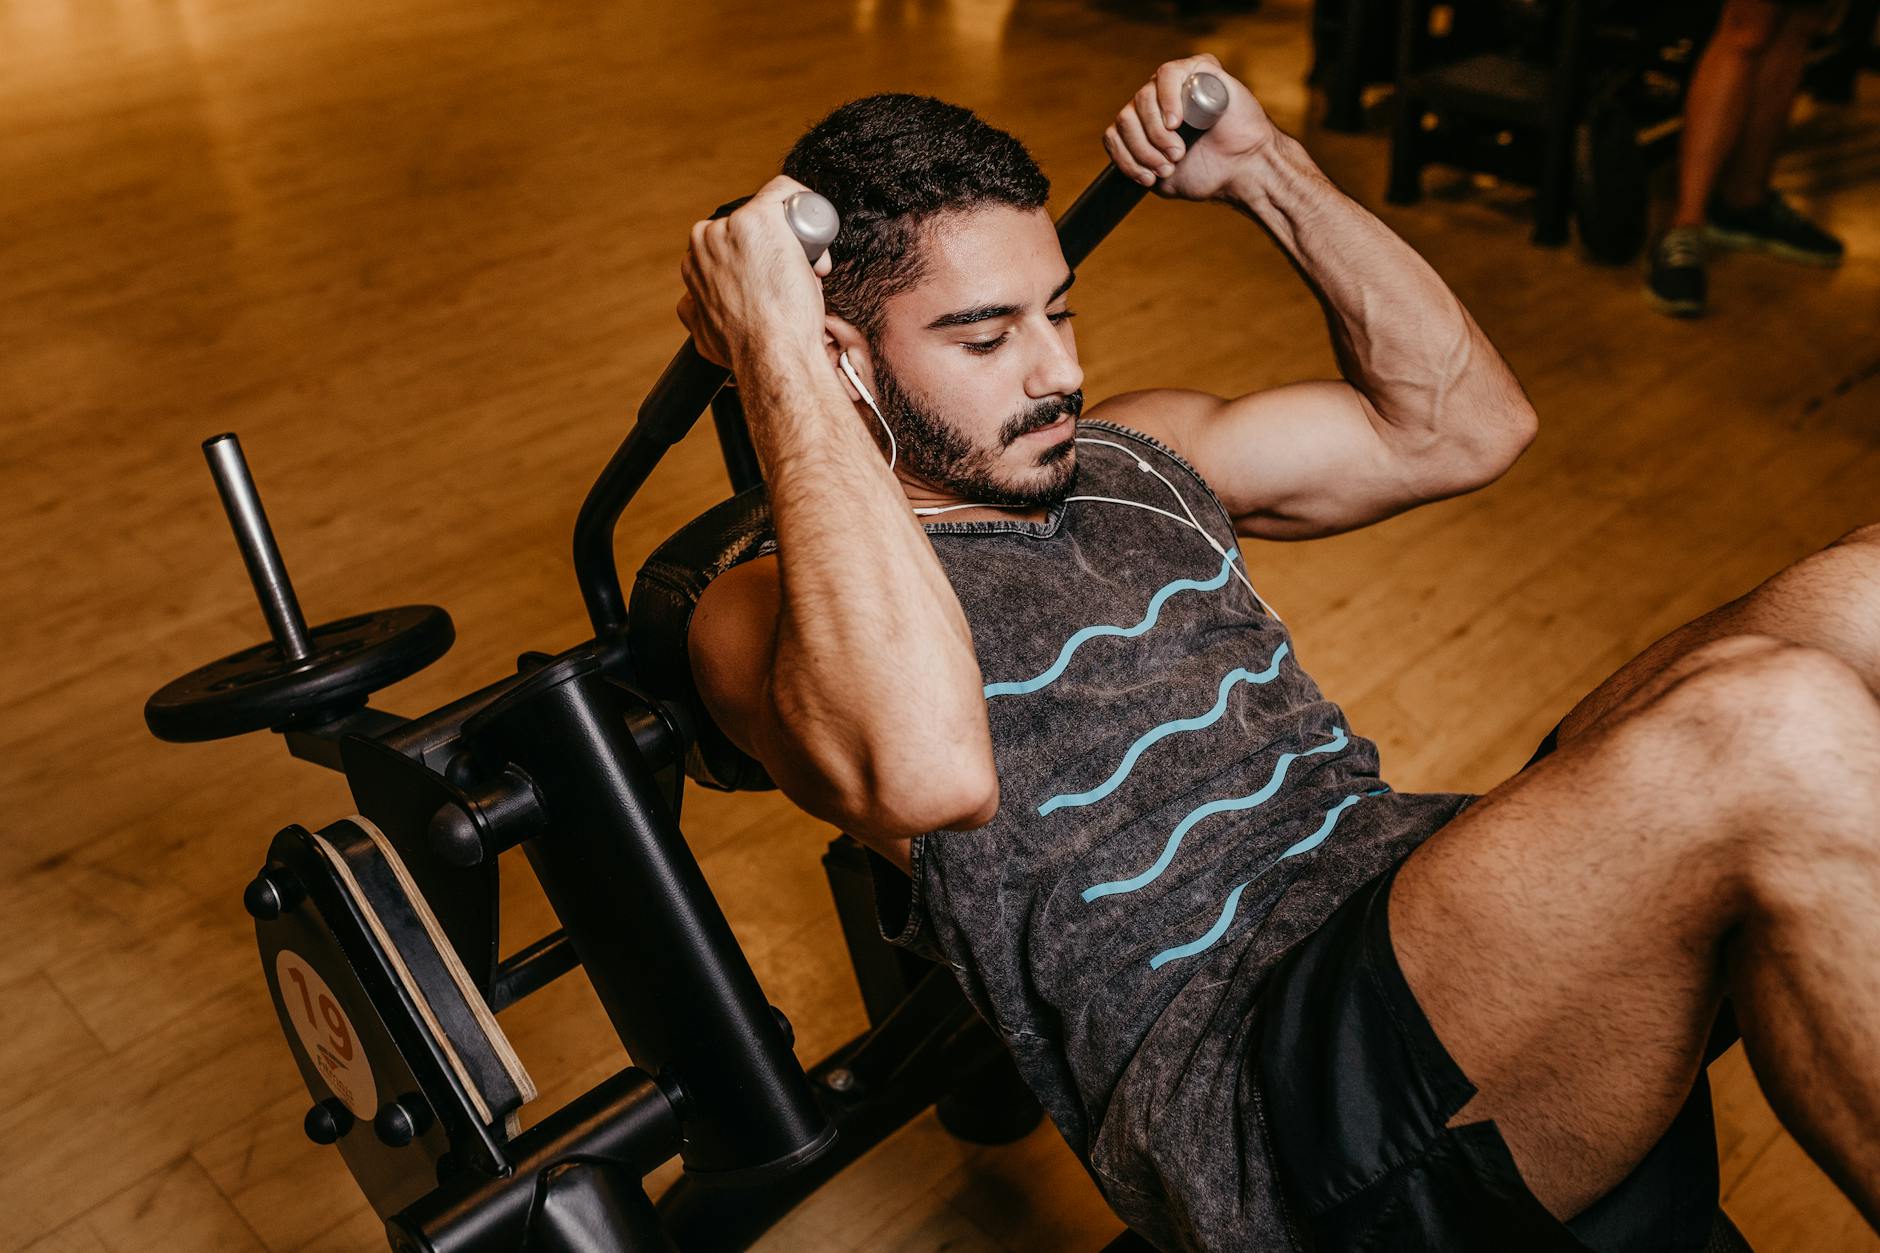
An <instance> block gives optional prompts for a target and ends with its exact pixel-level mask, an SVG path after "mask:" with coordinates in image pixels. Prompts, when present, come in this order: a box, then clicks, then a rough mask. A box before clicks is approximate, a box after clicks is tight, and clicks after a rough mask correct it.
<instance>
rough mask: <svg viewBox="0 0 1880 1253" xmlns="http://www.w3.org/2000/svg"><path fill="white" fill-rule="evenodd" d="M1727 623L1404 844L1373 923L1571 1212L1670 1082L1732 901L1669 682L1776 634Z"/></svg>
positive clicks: (1685, 1088) (1526, 1168)
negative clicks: (1381, 916)
mask: <svg viewBox="0 0 1880 1253" xmlns="http://www.w3.org/2000/svg"><path fill="white" fill-rule="evenodd" d="M1781 647H1782V646H1781V645H1780V644H1779V643H1777V642H1776V641H1772V640H1727V641H1720V642H1715V643H1713V644H1711V645H1710V646H1708V647H1707V648H1705V649H1702V650H1699V652H1698V653H1697V654H1695V655H1694V656H1693V657H1690V658H1686V659H1683V660H1682V661H1680V662H1678V663H1675V664H1673V665H1671V666H1668V667H1665V668H1663V669H1662V670H1661V672H1660V673H1658V674H1656V675H1654V676H1653V678H1652V680H1651V681H1650V682H1649V683H1647V684H1644V685H1642V686H1640V687H1638V688H1636V689H1634V690H1632V691H1631V692H1629V693H1628V695H1627V697H1626V699H1625V700H1623V701H1622V702H1618V703H1616V704H1615V705H1614V706H1613V707H1612V708H1610V709H1609V710H1608V712H1607V716H1605V717H1603V718H1601V719H1600V720H1599V721H1597V722H1595V723H1592V724H1591V725H1590V726H1588V727H1587V728H1586V729H1585V730H1583V731H1582V732H1581V733H1580V734H1579V735H1578V736H1574V737H1570V738H1569V737H1566V736H1563V737H1562V740H1561V744H1560V747H1559V749H1558V750H1557V751H1556V752H1555V753H1554V754H1553V755H1552V756H1550V757H1548V758H1546V759H1544V760H1543V761H1541V762H1539V763H1537V764H1536V765H1534V766H1533V767H1532V768H1530V769H1528V770H1526V771H1524V772H1522V773H1521V774H1519V775H1517V776H1515V777H1514V778H1513V779H1510V780H1509V781H1508V782H1506V783H1504V784H1503V785H1501V786H1500V787H1498V788H1496V789H1495V790H1494V791H1492V792H1490V793H1488V794H1487V795H1486V796H1484V797H1483V798H1482V799H1481V800H1479V801H1477V802H1476V803H1475V804H1473V805H1472V806H1470V807H1469V808H1468V809H1467V810H1465V811H1464V812H1463V813H1462V814H1461V815H1460V816H1458V817H1457V818H1456V820H1455V821H1453V822H1451V823H1450V824H1449V825H1448V826H1446V827H1444V828H1443V829H1442V830H1441V831H1439V832H1438V833H1437V834H1436V835H1434V836H1432V837H1431V838H1430V839H1429V840H1428V841H1426V842H1425V843H1424V844H1423V845H1421V846H1420V847H1419V848H1418V849H1417V850H1416V851H1415V852H1414V853H1412V854H1411V855H1410V857H1409V858H1408V859H1407V860H1406V861H1405V863H1404V866H1403V868H1402V869H1401V870H1400V871H1399V872H1398V875H1397V877H1396V880H1395V882H1394V884H1393V886H1392V890H1391V896H1390V904H1389V920H1390V928H1391V937H1392V941H1393V947H1394V948H1395V950H1396V953H1397V958H1398V962H1399V964H1400V965H1401V966H1402V967H1403V971H1404V976H1405V978H1406V980H1407V981H1408V982H1409V985H1410V988H1411V990H1412V992H1413V993H1414V994H1415V995H1416V998H1417V1002H1418V1004H1419V1005H1420V1006H1421V1007H1422V1008H1423V1011H1424V1013H1425V1015H1426V1016H1427V1017H1428V1018H1429V1020H1430V1024H1431V1026H1432V1027H1433V1028H1434V1029H1435V1031H1436V1034H1437V1037H1438V1038H1439V1039H1440V1040H1442V1042H1443V1044H1444V1047H1445V1048H1446V1049H1447V1050H1448V1051H1449V1052H1450V1054H1451V1056H1452V1057H1454V1059H1455V1060H1456V1062H1457V1064H1458V1065H1459V1066H1460V1067H1461V1068H1462V1071H1463V1073H1464V1074H1465V1075H1467V1076H1468V1078H1469V1080H1470V1081H1471V1082H1472V1083H1473V1084H1474V1085H1475V1086H1476V1088H1477V1089H1478V1092H1477V1095H1476V1096H1475V1097H1474V1098H1473V1099H1471V1101H1470V1102H1469V1103H1468V1105H1466V1106H1465V1107H1464V1108H1463V1109H1462V1110H1461V1111H1460V1112H1459V1113H1458V1114H1457V1115H1456V1116H1455V1117H1454V1118H1453V1119H1452V1120H1451V1125H1461V1124H1464V1123H1469V1122H1474V1121H1477V1120H1480V1119H1483V1118H1493V1119H1494V1120H1495V1121H1496V1123H1497V1125H1498V1127H1499V1129H1500V1130H1501V1133H1502V1135H1503V1137H1504V1139H1506V1141H1507V1142H1508V1146H1509V1150H1510V1152H1511V1153H1512V1154H1513V1156H1514V1158H1515V1161H1516V1164H1517V1165H1518V1166H1519V1167H1520V1168H1521V1172H1522V1175H1523V1177H1524V1179H1526V1181H1527V1183H1528V1186H1529V1187H1530V1188H1531V1189H1532V1190H1533V1192H1534V1193H1535V1195H1536V1196H1537V1197H1538V1198H1539V1199H1540V1200H1541V1201H1542V1203H1543V1204H1545V1205H1547V1206H1548V1208H1549V1209H1550V1210H1552V1211H1553V1212H1554V1213H1555V1215H1556V1216H1557V1217H1562V1218H1566V1217H1570V1216H1572V1215H1573V1214H1576V1213H1578V1212H1579V1211H1580V1210H1581V1209H1583V1208H1585V1206H1586V1205H1587V1204H1589V1203H1590V1202H1591V1201H1593V1200H1595V1199H1597V1198H1598V1197H1599V1196H1601V1195H1603V1194H1604V1193H1605V1192H1606V1191H1608V1190H1610V1189H1611V1188H1612V1187H1613V1186H1614V1185H1616V1184H1617V1183H1618V1182H1619V1180H1620V1179H1622V1178H1624V1176H1625V1175H1626V1174H1627V1173H1628V1172H1629V1171H1630V1170H1631V1168H1632V1167H1633V1166H1634V1165H1635V1164H1636V1163H1637V1162H1638V1161H1639V1160H1640V1159H1641V1158H1642V1157H1643V1156H1644V1155H1645V1153H1646V1151H1647V1150H1648V1149H1649V1148H1650V1147H1651V1146H1652V1144H1654V1143H1655V1142H1656V1141H1657V1139H1658V1138H1659V1137H1660V1136H1661V1135H1662V1134H1663V1132H1664V1130H1665V1128H1666V1127H1667V1126H1668V1125H1669V1124H1670V1122H1671V1120H1672V1118H1673V1116H1674V1115H1675V1114H1676V1113H1677V1111H1678V1109H1679V1108H1680V1107H1681V1106H1682V1105H1683V1103H1684V1101H1685V1099H1686V1097H1687V1096H1688V1095H1689V1092H1690V1088H1691V1084H1692V1083H1693V1081H1694V1080H1695V1078H1696V1076H1697V1073H1698V1069H1699V1067H1700V1066H1701V1065H1702V1061H1703V1050H1704V1046H1705V1044H1706V1042H1707V1041H1708V1039H1709V1036H1710V1032H1711V1027H1712V1024H1713V1023H1714V1021H1715V1019H1716V1015H1717V1009H1718V1006H1719V1004H1720V1002H1721V999H1722V995H1723V990H1724V989H1723V975H1722V964H1721V962H1720V960H1719V952H1720V946H1721V944H1722V940H1723V937H1724V934H1725V933H1726V931H1727V930H1728V928H1729V927H1730V926H1731V925H1732V924H1733V922H1734V921H1735V920H1736V919H1738V918H1740V917H1741V915H1742V911H1743V909H1744V907H1745V902H1744V900H1743V891H1744V889H1743V885H1742V884H1741V883H1740V882H1739V881H1738V880H1736V879H1733V878H1732V877H1731V876H1730V874H1729V873H1727V871H1726V870H1725V869H1724V868H1723V867H1722V866H1721V865H1720V864H1719V860H1718V859H1719V858H1722V857H1725V856H1726V854H1725V853H1724V852H1723V851H1722V849H1723V846H1722V845H1721V844H1720V842H1719V841H1718V839H1717V838H1716V837H1717V833H1716V830H1715V823H1714V821H1713V819H1712V817H1711V815H1714V813H1715V812H1716V807H1715V804H1714V799H1715V798H1714V797H1712V796H1710V795H1706V794H1705V789H1707V788H1708V787H1709V786H1710V782H1709V781H1708V780H1706V779H1705V778H1704V777H1702V776H1701V775H1699V774H1697V773H1695V772H1694V771H1693V770H1692V765H1693V762H1694V751H1695V752H1698V753H1701V749H1697V750H1694V748H1693V744H1692V740H1691V738H1690V737H1688V736H1684V735H1681V734H1679V733H1678V730H1679V722H1678V718H1679V717H1680V716H1681V715H1682V713H1683V710H1684V706H1683V705H1682V704H1680V702H1681V701H1682V699H1683V698H1682V697H1679V696H1676V695H1674V693H1675V691H1676V689H1678V688H1679V687H1680V686H1681V685H1683V684H1685V683H1686V682H1688V681H1690V680H1692V679H1700V680H1701V679H1702V678H1703V676H1704V675H1705V674H1706V673H1707V672H1708V671H1709V670H1710V668H1711V667H1712V666H1714V665H1717V664H1730V663H1731V662H1732V661H1733V660H1734V659H1736V658H1743V659H1745V660H1751V659H1753V658H1754V657H1755V656H1757V655H1758V654H1763V653H1767V652H1768V651H1770V650H1779V649H1780V648H1781Z"/></svg>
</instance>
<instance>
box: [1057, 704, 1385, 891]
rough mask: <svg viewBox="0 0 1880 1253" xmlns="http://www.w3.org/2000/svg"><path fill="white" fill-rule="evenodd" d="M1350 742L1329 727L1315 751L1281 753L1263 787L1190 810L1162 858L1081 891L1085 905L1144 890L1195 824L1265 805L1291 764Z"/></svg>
mask: <svg viewBox="0 0 1880 1253" xmlns="http://www.w3.org/2000/svg"><path fill="white" fill-rule="evenodd" d="M1350 742H1351V741H1350V740H1349V739H1348V738H1346V736H1345V729H1344V728H1343V727H1333V728H1332V738H1331V739H1330V740H1328V741H1327V742H1326V743H1324V744H1321V745H1319V746H1318V747H1317V748H1309V749H1307V750H1306V751H1305V752H1303V753H1281V754H1280V755H1279V761H1278V762H1277V763H1275V765H1274V767H1273V777H1272V778H1271V779H1269V780H1268V781H1267V784H1266V786H1265V787H1263V788H1261V789H1260V790H1259V791H1257V792H1254V793H1252V794H1250V795H1247V796H1236V797H1231V798H1228V799H1225V800H1217V801H1209V802H1208V803H1207V804H1205V805H1203V806H1201V807H1200V808H1199V809H1196V810H1194V811H1193V812H1191V813H1190V814H1189V815H1188V816H1187V817H1186V818H1183V819H1182V820H1181V823H1180V825H1178V826H1177V827H1176V828H1175V831H1174V833H1173V834H1172V835H1170V836H1169V837H1168V843H1167V844H1166V845H1164V846H1163V848H1162V855H1161V856H1160V857H1158V858H1156V859H1155V864H1154V865H1152V866H1150V867H1149V868H1148V869H1147V870H1145V871H1143V872H1142V873H1141V874H1139V875H1137V876H1136V877H1135V878H1133V879H1119V880H1117V881H1116V882H1114V883H1099V884H1097V885H1096V886H1094V887H1088V888H1085V889H1084V892H1083V897H1084V899H1085V900H1086V901H1094V900H1096V899H1097V898H1098V897H1100V896H1120V895H1122V894H1123V893H1125V892H1134V891H1136V890H1137V889H1138V888H1144V887H1147V886H1148V885H1149V884H1151V883H1154V882H1155V881H1156V879H1157V878H1159V877H1160V876H1161V874H1162V872H1163V871H1164V870H1167V869H1168V866H1169V863H1170V862H1172V861H1174V860H1175V850H1176V849H1178V848H1180V847H1181V844H1182V837H1184V836H1186V835H1187V834H1188V832H1189V831H1191V830H1193V829H1194V827H1195V826H1196V824H1198V823H1200V822H1201V821H1202V820H1203V819H1205V818H1211V817H1213V816H1214V815H1215V814H1220V813H1228V812H1230V811H1232V810H1238V809H1252V808H1254V807H1255V806H1256V805H1264V804H1266V802H1267V801H1269V800H1272V799H1273V796H1274V794H1275V793H1277V792H1278V791H1279V789H1280V787H1281V785H1283V784H1284V783H1285V782H1286V771H1287V770H1288V769H1289V768H1290V767H1291V766H1292V764H1293V762H1295V761H1297V760H1298V759H1299V758H1301V757H1314V756H1317V755H1318V754H1320V753H1336V752H1339V751H1340V750H1342V749H1343V748H1344V747H1345V745H1347V744H1349V743H1350Z"/></svg>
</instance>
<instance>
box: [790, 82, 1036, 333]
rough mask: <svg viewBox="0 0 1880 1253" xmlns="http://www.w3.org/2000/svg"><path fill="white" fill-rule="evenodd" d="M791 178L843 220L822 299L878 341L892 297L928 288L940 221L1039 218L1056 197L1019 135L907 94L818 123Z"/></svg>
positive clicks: (793, 158) (793, 157)
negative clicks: (930, 248)
mask: <svg viewBox="0 0 1880 1253" xmlns="http://www.w3.org/2000/svg"><path fill="white" fill-rule="evenodd" d="M783 172H784V173H785V174H787V175H789V176H790V177H791V178H794V179H795V180H797V181H798V182H799V183H802V184H803V185H804V186H806V187H809V188H811V189H812V190H814V191H817V192H820V193H821V194H822V195H824V196H827V197H828V198H829V200H830V202H831V203H832V204H834V205H835V207H836V212H837V213H839V214H841V215H842V230H841V233H840V234H838V235H837V236H836V239H835V243H833V244H832V245H830V248H829V259H830V262H831V263H832V265H833V267H834V268H833V269H832V270H831V271H830V273H829V277H828V278H826V279H824V280H823V300H824V303H825V304H826V306H827V307H828V309H829V311H830V312H831V313H833V314H835V315H836V316H837V317H840V318H843V319H845V320H846V321H848V322H851V323H853V324H854V325H855V326H856V327H857V329H859V330H861V331H862V332H863V333H864V334H866V335H867V336H868V337H869V338H870V339H871V340H872V339H874V337H875V333H876V331H877V329H878V328H879V327H880V324H881V315H882V309H883V306H885V305H886V304H887V302H888V300H889V298H890V297H893V296H895V295H898V294H899V293H901V292H904V291H906V290H907V289H908V288H910V287H912V286H914V284H916V283H918V282H919V281H920V280H921V278H922V276H923V274H924V270H925V267H924V262H923V250H922V248H921V242H922V239H923V237H924V235H925V233H926V229H927V226H928V224H929V219H931V218H932V217H933V216H934V215H935V214H939V213H947V212H959V211H963V210H970V209H976V208H980V207H982V206H985V205H1008V206H1010V207H1012V208H1015V209H1038V208H1042V207H1043V206H1044V203H1045V199H1046V197H1047V196H1049V195H1050V192H1051V182H1050V180H1049V179H1047V178H1046V177H1045V176H1044V171H1043V170H1041V169H1039V168H1038V163H1037V162H1036V161H1034V160H1032V158H1031V154H1030V153H1029V152H1026V151H1025V145H1023V144H1021V143H1019V142H1018V140H1016V139H1014V138H1013V137H1012V136H1011V135H1008V134H1007V133H1006V132H1004V131H1002V130H1000V129H998V128H997V127H995V126H991V125H988V124H987V123H986V122H985V121H983V120H982V119H981V118H980V117H979V116H978V115H976V114H975V113H973V112H972V110H970V109H963V108H961V107H960V106H959V105H956V104H947V103H945V102H944V101H940V100H935V99H933V98H932V97H930V96H914V95H907V94H903V93H899V92H889V93H883V94H880V95H874V96H866V97H864V98H862V99H860V100H854V101H851V102H849V103H848V104H845V105H843V106H842V107H841V108H839V109H837V110H835V112H833V113H831V114H830V115H829V116H828V117H826V118H824V119H823V120H822V121H820V122H818V123H816V125H815V126H813V127H811V128H810V129H809V130H808V131H807V132H806V133H805V134H804V135H803V137H802V138H801V139H799V140H797V142H796V146H795V147H793V148H791V149H790V155H789V156H787V157H785V158H784V161H783Z"/></svg>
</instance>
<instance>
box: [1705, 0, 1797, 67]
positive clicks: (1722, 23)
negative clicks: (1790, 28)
mask: <svg viewBox="0 0 1880 1253" xmlns="http://www.w3.org/2000/svg"><path fill="white" fill-rule="evenodd" d="M1782 21H1783V8H1782V6H1781V5H1779V4H1777V3H1775V0H1729V3H1728V4H1726V5H1724V6H1723V14H1722V16H1720V17H1719V18H1718V19H1717V29H1716V32H1715V33H1714V34H1713V35H1711V37H1710V43H1711V46H1712V47H1713V48H1720V49H1722V50H1724V51H1726V52H1730V53H1734V54H1735V55H1737V56H1742V57H1754V56H1760V55H1761V54H1762V53H1763V52H1764V51H1765V50H1767V49H1768V47H1769V45H1770V44H1772V43H1774V42H1775V38H1776V35H1777V33H1778V32H1779V31H1780V30H1781V29H1782Z"/></svg>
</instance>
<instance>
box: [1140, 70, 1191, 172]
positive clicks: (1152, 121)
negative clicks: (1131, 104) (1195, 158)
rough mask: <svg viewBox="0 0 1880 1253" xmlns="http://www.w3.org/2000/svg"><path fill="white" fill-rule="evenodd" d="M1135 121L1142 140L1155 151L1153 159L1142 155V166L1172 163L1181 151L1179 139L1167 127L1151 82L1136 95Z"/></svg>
mask: <svg viewBox="0 0 1880 1253" xmlns="http://www.w3.org/2000/svg"><path fill="white" fill-rule="evenodd" d="M1135 104H1136V120H1137V121H1138V122H1139V123H1141V125H1142V133H1143V138H1144V139H1146V140H1147V141H1148V142H1149V146H1150V147H1151V148H1153V149H1154V150H1155V154H1154V156H1153V157H1150V156H1148V154H1144V164H1146V165H1148V164H1152V165H1161V164H1162V163H1163V162H1164V161H1172V160H1174V159H1175V157H1176V155H1177V154H1179V153H1180V151H1181V143H1182V141H1181V137H1180V136H1179V135H1177V134H1176V133H1175V132H1174V130H1173V129H1172V128H1171V127H1170V126H1169V125H1168V123H1167V120H1166V119H1165V118H1164V116H1163V108H1162V100H1161V95H1160V92H1159V89H1158V87H1157V84H1156V83H1155V82H1153V81H1151V82H1147V83H1144V84H1143V85H1142V90H1141V91H1138V92H1137V93H1136V101H1135Z"/></svg>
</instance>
